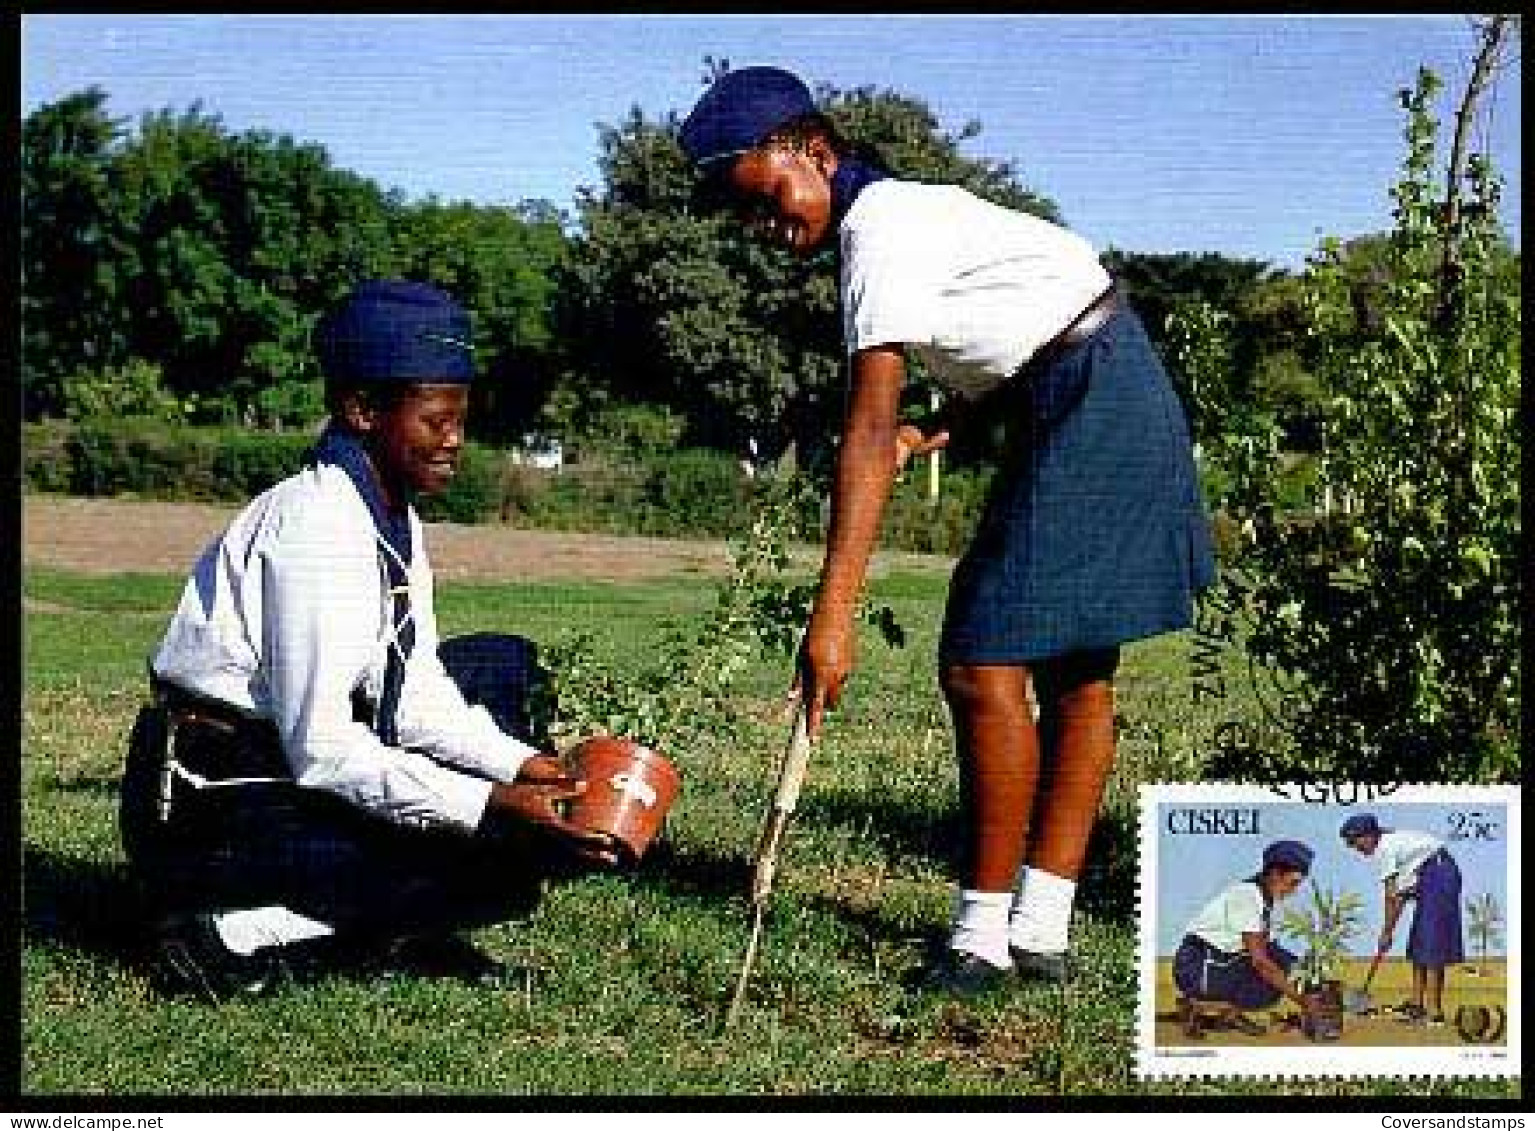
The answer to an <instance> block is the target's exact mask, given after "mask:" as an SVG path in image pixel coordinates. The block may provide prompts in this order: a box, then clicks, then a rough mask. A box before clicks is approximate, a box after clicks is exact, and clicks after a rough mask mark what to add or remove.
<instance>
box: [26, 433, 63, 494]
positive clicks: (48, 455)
mask: <svg viewBox="0 0 1535 1131" xmlns="http://www.w3.org/2000/svg"><path fill="white" fill-rule="evenodd" d="M73 434H74V427H73V426H72V425H71V424H69V423H68V422H67V421H63V420H44V421H39V422H37V423H35V424H34V423H26V424H23V425H22V428H21V461H22V462H21V475H22V480H23V482H25V483H26V485H27V486H28V487H30V488H31V489H32V490H34V491H57V492H64V491H68V490H69V489H70V484H71V468H72V467H73V460H72V457H71V455H70V451H69V439H70V437H71V436H72V435H73Z"/></svg>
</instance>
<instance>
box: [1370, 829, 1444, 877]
mask: <svg viewBox="0 0 1535 1131" xmlns="http://www.w3.org/2000/svg"><path fill="white" fill-rule="evenodd" d="M1443 847H1444V841H1442V840H1440V839H1439V838H1438V837H1434V836H1430V835H1429V834H1428V833H1418V832H1412V831H1410V830H1406V829H1402V830H1392V831H1391V832H1385V833H1381V834H1380V843H1379V844H1377V845H1376V846H1375V866H1376V868H1377V869H1379V871H1380V878H1381V882H1382V883H1384V882H1385V881H1386V880H1389V879H1390V878H1391V877H1392V876H1396V877H1397V885H1398V886H1399V887H1411V886H1412V885H1413V882H1414V877H1415V875H1416V873H1417V871H1418V868H1419V867H1420V866H1421V865H1422V863H1423V861H1425V860H1427V859H1428V858H1429V857H1430V856H1432V855H1433V854H1434V853H1436V852H1438V851H1439V850H1440V849H1441V848H1443Z"/></svg>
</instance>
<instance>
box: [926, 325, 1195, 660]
mask: <svg viewBox="0 0 1535 1131" xmlns="http://www.w3.org/2000/svg"><path fill="white" fill-rule="evenodd" d="M1012 385H1013V386H1015V387H1016V392H1013V393H1011V394H1008V395H1004V397H1003V398H1002V402H1001V403H1002V406H1003V410H1004V411H1006V412H1007V413H1008V414H1009V418H1010V423H1011V424H1012V425H1013V426H1014V428H1015V435H1014V437H1013V438H1012V440H1011V442H1010V446H1009V454H1008V457H1007V460H1006V462H1005V464H1004V466H1003V467H1001V468H999V470H998V474H997V477H996V481H995V483H994V486H993V488H992V494H991V497H990V498H989V499H988V500H987V504H986V509H985V511H984V512H983V514H982V517H981V520H980V523H979V526H978V528H977V531H976V534H975V537H974V539H973V540H972V542H971V544H970V546H969V547H968V548H967V549H966V551H965V553H964V555H963V556H962V557H961V559H960V561H959V563H958V564H957V566H956V567H955V571H954V578H953V581H952V583H951V585H950V589H949V600H948V607H947V609H946V610H945V615H944V626H943V634H942V638H941V640H940V644H939V655H940V659H941V661H942V662H943V663H945V664H955V663H963V664H1022V663H1028V662H1031V661H1036V660H1043V659H1048V658H1050V657H1054V656H1061V655H1066V654H1069V653H1073V652H1082V651H1088V650H1094V649H1104V648H1111V647H1116V646H1118V645H1120V644H1122V643H1125V642H1127V641H1131V640H1138V639H1141V638H1143V637H1148V636H1155V635H1158V634H1160V633H1164V632H1171V631H1175V630H1177V629H1181V628H1186V627H1188V625H1189V624H1190V623H1192V621H1193V615H1194V600H1195V597H1196V595H1197V593H1198V592H1199V590H1201V589H1203V588H1205V587H1206V586H1208V585H1210V584H1211V582H1213V581H1214V579H1215V556H1214V550H1213V545H1212V540H1211V533H1210V523H1209V517H1208V514H1207V513H1206V510H1205V506H1204V501H1203V497H1202V494H1201V491H1200V487H1199V480H1198V476H1197V474H1196V472H1195V467H1194V455H1193V446H1192V444H1191V442H1190V439H1189V431H1188V423H1187V421H1186V419H1185V417H1184V413H1183V405H1182V403H1181V402H1180V401H1179V399H1178V396H1177V393H1176V392H1175V391H1174V389H1173V387H1172V383H1171V382H1170V381H1169V379H1168V376H1167V371H1166V370H1165V369H1164V368H1163V366H1162V363H1161V360H1160V359H1159V358H1158V356H1157V354H1156V349H1155V347H1154V346H1153V345H1152V342H1151V340H1150V338H1149V337H1147V335H1146V330H1145V327H1144V326H1143V325H1142V324H1141V320H1140V318H1139V317H1138V316H1137V315H1136V314H1135V312H1134V311H1133V310H1131V309H1130V308H1129V307H1128V306H1127V305H1121V307H1120V309H1119V310H1118V312H1117V313H1115V314H1114V315H1113V316H1112V317H1111V318H1110V319H1109V321H1108V322H1106V323H1105V324H1104V325H1103V327H1102V328H1101V329H1100V330H1099V331H1098V332H1097V333H1096V334H1094V335H1093V336H1092V337H1091V338H1089V339H1088V340H1087V341H1085V342H1083V343H1081V344H1079V345H1077V346H1074V347H1072V348H1071V349H1069V350H1067V351H1066V352H1064V353H1062V354H1061V355H1059V356H1058V357H1056V358H1055V359H1054V360H1053V361H1051V362H1049V363H1048V364H1047V365H1045V366H1042V367H1038V369H1037V371H1036V370H1035V369H1031V368H1030V367H1028V366H1026V367H1025V368H1024V369H1023V370H1022V371H1021V372H1020V373H1019V375H1018V377H1017V378H1015V379H1014V381H1013V382H1012Z"/></svg>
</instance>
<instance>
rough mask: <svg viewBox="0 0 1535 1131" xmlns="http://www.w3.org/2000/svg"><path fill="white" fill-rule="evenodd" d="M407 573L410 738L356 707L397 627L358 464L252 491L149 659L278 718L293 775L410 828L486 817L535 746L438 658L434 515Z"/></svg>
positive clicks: (172, 677) (401, 720)
mask: <svg viewBox="0 0 1535 1131" xmlns="http://www.w3.org/2000/svg"><path fill="white" fill-rule="evenodd" d="M409 517H410V525H411V544H412V546H413V547H414V548H415V552H414V554H413V555H412V558H413V560H412V562H411V567H410V570H409V573H408V581H409V585H410V602H411V611H412V616H413V618H414V620H415V625H416V639H415V646H414V648H413V650H412V652H411V656H410V660H409V662H408V663H407V664H406V667H405V678H404V681H403V684H402V687H401V690H400V703H399V710H398V714H397V716H396V717H397V720H398V728H399V741H400V748H395V747H390V746H385V745H384V744H383V743H382V742H380V741H379V739H378V736H377V734H375V733H374V732H373V731H372V730H371V729H370V728H369V727H368V726H367V725H366V724H364V723H360V722H355V721H353V718H352V702H351V696H352V691H353V689H354V688H360V689H361V690H362V693H363V695H364V696H365V697H366V699H367V701H368V702H370V703H376V702H378V699H379V696H380V693H381V691H382V688H383V680H384V668H385V663H386V660H387V656H388V651H387V650H388V645H389V642H390V640H391V639H392V637H393V626H392V615H391V610H390V607H389V600H388V596H387V583H386V578H385V574H384V572H383V566H382V563H381V561H380V560H379V556H378V555H379V552H378V549H377V543H376V537H377V535H376V530H375V528H374V525H373V519H372V515H371V514H370V513H369V511H368V507H367V504H366V503H365V502H364V501H363V499H362V496H361V495H360V494H359V493H358V491H357V488H356V487H355V486H354V485H353V483H352V481H351V479H350V478H348V477H347V474H346V472H344V471H342V470H341V469H340V468H338V467H333V466H329V465H325V466H320V467H316V468H309V469H306V470H304V471H302V472H300V473H299V474H297V475H295V476H293V477H292V478H289V479H287V480H285V481H283V482H282V483H279V484H277V485H276V486H275V487H273V488H271V489H270V490H268V491H266V492H265V493H263V494H262V495H259V496H258V497H257V498H255V499H254V500H252V501H251V503H250V504H249V505H248V506H247V507H246V508H245V509H244V510H243V511H242V512H241V513H240V514H239V515H238V516H236V518H235V519H234V521H233V522H232V523H231V524H230V525H229V528H228V529H227V530H226V531H225V532H224V534H223V535H221V536H220V537H219V538H218V539H215V540H214V542H213V543H211V544H210V545H209V546H208V548H207V549H206V550H205V551H204V552H203V555H202V557H201V558H200V559H199V561H198V563H197V566H196V568H195V569H194V571H193V574H192V577H191V578H190V579H189V580H188V581H187V584H186V588H185V589H184V590H183V592H182V596H181V603H180V605H179V606H178V608H177V609H176V612H175V615H174V616H173V617H172V619H171V623H170V627H169V628H168V629H167V631H166V634H165V639H164V640H163V641H162V643H161V645H160V648H159V651H158V652H157V653H156V655H155V657H154V659H153V661H152V666H153V668H154V670H155V672H156V674H157V675H159V676H160V677H161V678H162V679H165V680H168V681H170V682H171V683H173V684H176V685H177V686H179V687H182V688H185V689H186V690H188V691H191V692H194V693H196V694H199V695H203V696H206V697H209V698H212V699H217V700H220V701H222V702H224V703H228V704H230V705H232V706H234V707H237V708H239V709H241V710H244V711H247V712H249V713H250V714H252V715H254V716H256V717H259V718H263V719H271V720H272V721H273V722H274V723H275V724H276V727H277V732H278V735H279V737H280V738H281V740H282V746H283V751H284V752H285V754H286V755H287V759H288V763H289V766H290V767H291V769H292V771H293V774H294V777H295V778H296V779H297V780H298V782H299V783H300V784H301V785H304V786H307V787H311V788H314V789H323V790H328V791H330V792H331V793H334V794H337V795H339V796H340V797H343V798H345V799H346V800H348V801H350V802H353V803H354V804H356V805H359V806H361V807H363V808H364V809H367V810H370V811H372V812H374V813H377V814H379V815H380V816H382V817H385V818H386V819H388V820H391V821H394V822H396V823H398V824H402V825H411V826H418V827H421V826H440V827H451V828H459V829H463V830H473V829H474V828H475V827H476V826H477V825H478V824H479V821H480V817H481V815H482V814H483V812H484V809H485V804H486V802H487V800H488V798H489V796H490V789H491V783H492V782H493V781H511V780H512V779H513V778H515V777H516V776H517V771H518V769H519V767H521V765H522V763H523V762H524V761H525V760H526V759H527V758H528V757H530V756H531V755H533V754H536V753H537V751H536V750H534V749H533V748H532V747H530V746H528V745H526V744H525V743H523V742H521V741H519V740H517V739H516V738H513V737H512V736H511V735H508V734H506V733H505V732H503V731H502V730H501V729H500V728H499V727H498V726H497V725H496V723H495V720H494V719H492V718H491V716H490V714H489V712H487V711H486V710H485V709H484V708H482V707H478V706H476V707H471V706H469V704H468V703H466V702H465V700H464V697H463V695H462V694H461V693H460V692H459V689H458V685H457V684H455V683H454V682H453V680H452V678H451V677H449V676H448V674H447V672H446V671H445V670H444V669H443V666H442V663H441V661H440V660H439V659H438V657H437V644H438V635H437V621H436V616H435V613H434V611H433V604H432V571H431V566H430V564H429V562H428V559H427V555H426V551H425V547H424V545H423V541H422V536H421V523H420V520H419V518H418V517H417V515H416V513H415V510H414V509H412V510H411V511H410V516H409Z"/></svg>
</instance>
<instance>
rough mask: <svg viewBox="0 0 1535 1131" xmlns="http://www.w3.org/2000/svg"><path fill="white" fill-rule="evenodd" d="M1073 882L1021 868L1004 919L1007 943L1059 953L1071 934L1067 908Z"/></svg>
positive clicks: (1072, 897)
mask: <svg viewBox="0 0 1535 1131" xmlns="http://www.w3.org/2000/svg"><path fill="white" fill-rule="evenodd" d="M1076 896H1077V882H1076V881H1075V880H1068V879H1066V878H1065V877H1063V876H1057V875H1055V874H1054V873H1052V872H1045V871H1041V870H1040V869H1038V868H1030V867H1028V866H1027V865H1025V866H1024V867H1023V868H1021V869H1019V871H1018V889H1017V892H1016V894H1015V895H1014V896H1013V906H1012V912H1011V914H1010V915H1009V916H1008V923H1007V935H1008V941H1009V942H1011V943H1012V945H1013V946H1015V947H1017V948H1018V949H1019V950H1032V951H1033V952H1034V953H1036V954H1060V953H1062V952H1064V951H1065V950H1066V941H1067V936H1068V934H1069V933H1070V931H1071V905H1072V902H1073V900H1075V899H1076Z"/></svg>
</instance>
